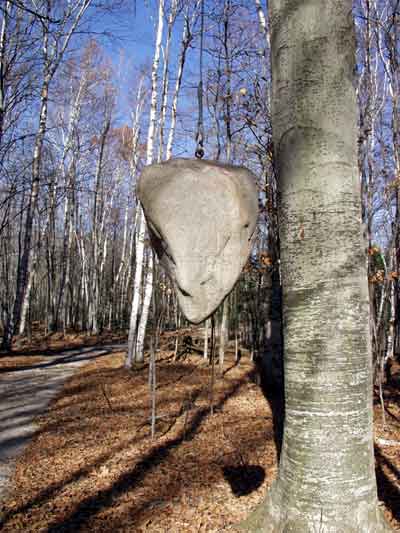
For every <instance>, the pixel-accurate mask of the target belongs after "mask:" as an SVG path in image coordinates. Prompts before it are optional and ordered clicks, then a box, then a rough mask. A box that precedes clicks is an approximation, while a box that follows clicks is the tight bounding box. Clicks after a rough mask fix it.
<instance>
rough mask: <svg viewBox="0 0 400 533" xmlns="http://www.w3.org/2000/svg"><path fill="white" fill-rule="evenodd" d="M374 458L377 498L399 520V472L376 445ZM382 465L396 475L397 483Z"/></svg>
mask: <svg viewBox="0 0 400 533" xmlns="http://www.w3.org/2000/svg"><path fill="white" fill-rule="evenodd" d="M375 459H376V468H375V471H376V480H377V485H378V498H379V500H381V501H383V502H385V504H386V506H387V507H388V508H389V509H390V510H391V512H392V514H393V517H394V518H396V520H400V488H399V483H400V472H399V470H398V469H397V468H396V467H395V466H394V465H393V464H392V463H391V462H390V461H389V459H387V457H385V456H384V455H383V453H382V451H381V449H380V448H379V447H378V446H375ZM384 467H385V469H387V470H389V471H390V472H391V473H392V474H393V475H394V476H395V477H396V479H397V483H395V482H394V481H393V480H391V479H390V478H389V476H388V475H387V473H386V472H385V470H384Z"/></svg>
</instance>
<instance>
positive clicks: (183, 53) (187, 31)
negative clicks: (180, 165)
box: [165, 2, 199, 160]
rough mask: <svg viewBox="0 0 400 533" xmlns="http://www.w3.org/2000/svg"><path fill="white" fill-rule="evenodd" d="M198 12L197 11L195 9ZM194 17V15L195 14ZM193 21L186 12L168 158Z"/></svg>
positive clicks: (168, 157) (169, 157)
mask: <svg viewBox="0 0 400 533" xmlns="http://www.w3.org/2000/svg"><path fill="white" fill-rule="evenodd" d="M198 5H199V2H197V5H196V10H197V7H198ZM195 12H196V11H195ZM193 17H194V15H193ZM192 23H193V18H192V19H191V20H190V19H189V15H188V13H187V12H186V14H185V20H184V23H183V33H182V43H181V50H180V53H179V60H178V73H177V76H176V82H175V89H174V96H173V98H172V107H171V123H170V127H169V132H168V141H167V149H166V153H165V157H166V159H167V160H168V159H171V157H172V146H173V144H174V137H175V129H176V117H177V113H178V98H179V92H180V89H181V85H182V77H183V69H184V66H185V61H186V53H187V50H188V48H189V46H190V43H191V41H192V39H193V36H192V34H191V25H192Z"/></svg>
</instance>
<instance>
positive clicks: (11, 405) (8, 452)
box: [0, 344, 124, 502]
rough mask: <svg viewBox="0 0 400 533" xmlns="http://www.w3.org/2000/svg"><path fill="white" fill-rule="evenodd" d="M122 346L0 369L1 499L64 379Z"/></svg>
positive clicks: (71, 352)
mask: <svg viewBox="0 0 400 533" xmlns="http://www.w3.org/2000/svg"><path fill="white" fill-rule="evenodd" d="M123 348H124V345H121V344H118V345H117V344H111V345H105V346H89V347H87V348H78V349H70V350H65V351H63V352H60V353H58V354H57V355H56V356H54V355H53V356H51V357H49V358H46V360H45V361H42V362H40V363H37V364H32V365H29V366H28V365H27V366H22V367H19V368H14V369H12V370H10V369H9V368H4V369H0V502H1V501H3V500H4V499H5V498H6V497H7V494H8V492H9V489H10V479H11V477H12V474H13V471H14V466H15V460H16V458H17V456H18V455H19V454H20V453H21V452H22V450H23V449H24V447H25V446H26V444H27V443H28V442H29V439H30V438H31V437H32V436H33V435H34V434H35V431H36V430H37V426H36V424H35V418H36V417H37V416H39V415H41V414H42V413H44V411H45V410H46V408H47V406H48V404H49V402H50V400H51V399H52V398H54V396H55V395H56V394H57V393H58V392H59V391H60V390H61V388H62V386H63V384H64V382H65V380H66V379H67V378H68V377H70V376H71V375H72V373H73V372H74V371H75V370H76V369H77V368H79V367H80V366H82V365H84V364H86V363H88V362H90V361H92V360H94V359H98V358H100V357H104V356H105V355H108V354H110V353H112V352H114V351H121V349H123Z"/></svg>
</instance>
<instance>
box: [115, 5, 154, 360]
mask: <svg viewBox="0 0 400 533" xmlns="http://www.w3.org/2000/svg"><path fill="white" fill-rule="evenodd" d="M163 25H164V0H159V4H158V23H157V33H156V42H155V49H154V58H153V66H152V72H151V103H150V118H149V129H148V133H147V149H146V164H147V165H150V164H151V163H152V162H153V154H154V141H155V131H156V127H155V126H156V115H157V96H158V87H157V86H158V66H159V62H160V52H161V42H162V35H163ZM138 211H139V213H138V233H137V240H136V271H135V280H134V288H133V301H132V310H131V317H130V324H129V336H128V352H127V357H126V361H125V366H126V367H128V368H130V367H131V366H132V363H133V362H137V363H141V362H142V361H143V359H144V354H143V347H144V335H145V332H146V325H147V318H148V312H149V307H150V301H151V294H152V290H153V257H152V254H151V253H150V255H149V258H148V265H147V275H146V278H145V281H144V287H145V289H144V297H143V305H142V310H141V314H140V322H139V323H138V319H139V303H140V286H141V280H142V272H143V260H144V253H145V248H144V240H145V234H146V221H145V218H144V215H143V210H142V207H141V206H140V205H138Z"/></svg>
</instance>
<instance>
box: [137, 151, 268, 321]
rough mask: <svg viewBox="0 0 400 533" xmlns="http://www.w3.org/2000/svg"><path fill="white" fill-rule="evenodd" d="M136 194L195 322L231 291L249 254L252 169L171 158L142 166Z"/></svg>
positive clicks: (254, 202)
mask: <svg viewBox="0 0 400 533" xmlns="http://www.w3.org/2000/svg"><path fill="white" fill-rule="evenodd" d="M137 194H138V197H139V200H140V202H141V204H142V207H143V210H144V213H145V217H146V220H147V223H148V227H149V233H150V238H151V241H152V245H153V248H154V249H155V251H156V253H157V255H158V258H159V260H160V263H161V264H162V265H163V266H164V267H165V269H166V270H167V272H168V273H169V275H170V277H171V279H172V281H173V283H174V285H175V288H176V291H177V295H178V301H179V304H180V307H181V309H182V312H183V314H184V315H185V316H186V318H187V319H188V320H189V321H190V322H193V323H194V324H198V323H199V322H201V321H203V320H204V319H206V318H207V317H209V316H210V315H211V314H212V313H213V312H214V311H215V310H216V309H217V307H218V306H219V305H220V303H221V302H222V301H223V300H224V298H225V297H226V296H227V295H228V294H229V292H230V291H231V290H232V288H233V286H234V285H235V283H236V281H237V279H238V278H239V275H240V273H241V271H242V268H243V266H244V265H245V263H246V261H247V258H248V256H249V253H250V250H251V241H252V236H253V234H254V230H255V227H256V222H257V216H258V193H257V187H256V180H255V176H254V175H253V174H252V173H251V172H250V171H249V170H247V169H246V168H244V167H234V166H231V165H226V164H222V163H216V162H214V161H202V160H201V161H200V160H196V159H171V160H169V161H166V162H163V163H159V164H153V165H149V166H147V167H145V168H144V169H143V171H142V173H141V176H140V178H139V181H138V185H137Z"/></svg>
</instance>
